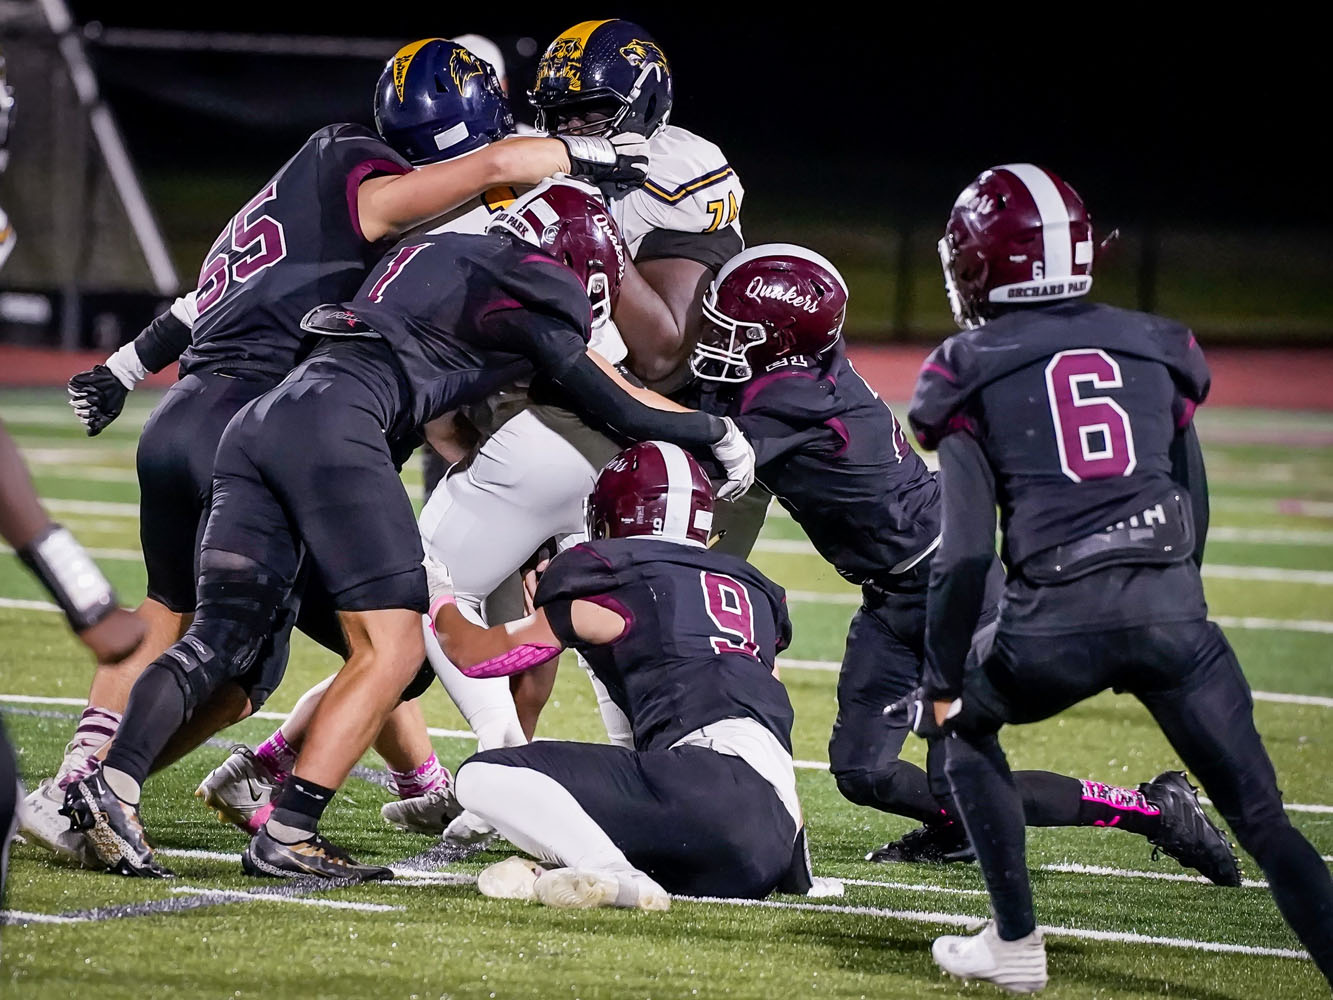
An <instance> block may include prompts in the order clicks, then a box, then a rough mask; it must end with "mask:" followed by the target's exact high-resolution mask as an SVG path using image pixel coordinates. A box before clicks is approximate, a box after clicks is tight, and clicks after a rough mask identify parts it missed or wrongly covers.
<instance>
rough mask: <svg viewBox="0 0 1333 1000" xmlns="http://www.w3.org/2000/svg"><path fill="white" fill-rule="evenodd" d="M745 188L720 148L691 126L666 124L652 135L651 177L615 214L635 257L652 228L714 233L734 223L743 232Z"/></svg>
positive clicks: (619, 200)
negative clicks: (702, 136)
mask: <svg viewBox="0 0 1333 1000" xmlns="http://www.w3.org/2000/svg"><path fill="white" fill-rule="evenodd" d="M744 198H745V188H743V187H741V182H740V178H739V177H737V176H736V171H735V170H733V169H732V168H731V164H729V163H728V162H727V158H726V157H725V156H723V155H722V150H720V149H718V147H717V146H716V145H714V144H713V143H711V142H709V141H708V140H707V139H703V138H700V137H699V136H697V135H695V134H694V133H693V132H690V131H688V130H686V129H683V128H679V127H677V126H675V125H668V126H667V127H666V128H664V129H662V130H661V131H660V132H658V133H657V134H656V135H655V136H653V137H652V138H651V139H649V140H648V180H647V182H646V183H645V184H644V185H643V187H641V188H638V189H636V190H634V191H631V192H629V193H628V194H626V195H625V196H624V197H623V198H617V199H616V200H615V201H614V202H612V204H611V210H612V214H613V215H614V216H615V219H616V223H617V224H618V225H619V226H620V232H621V234H622V235H623V236H624V237H625V245H626V246H628V247H629V251H630V255H631V256H633V257H637V256H638V254H639V246H640V244H641V243H643V238H644V237H645V236H647V235H648V234H649V233H650V232H652V231H653V230H654V229H669V230H673V231H675V232H679V233H715V232H717V231H719V230H721V229H725V228H728V227H730V228H732V229H734V230H735V231H736V235H737V236H740V235H741V202H742V201H743V200H744Z"/></svg>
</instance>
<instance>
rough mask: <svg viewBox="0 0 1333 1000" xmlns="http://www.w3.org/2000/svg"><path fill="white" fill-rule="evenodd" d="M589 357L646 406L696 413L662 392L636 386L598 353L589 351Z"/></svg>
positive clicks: (676, 411) (669, 411)
mask: <svg viewBox="0 0 1333 1000" xmlns="http://www.w3.org/2000/svg"><path fill="white" fill-rule="evenodd" d="M588 357H590V358H592V359H593V361H595V362H596V363H597V367H598V368H600V369H601V370H602V372H603V373H604V374H605V375H606V377H607V378H609V379H610V380H611V381H612V382H614V383H615V384H616V385H618V386H620V388H621V389H622V390H623V391H624V392H627V393H628V394H629V395H631V396H633V397H634V398H635V399H637V400H638V401H639V402H640V403H642V404H643V405H644V406H651V407H652V408H653V409H655V410H666V411H667V412H668V413H692V412H694V411H692V410H691V409H690V408H689V407H688V406H681V405H680V404H679V403H677V402H676V401H675V400H674V399H668V398H667V397H666V396H663V395H662V394H661V393H660V392H654V391H653V390H652V389H647V388H645V387H643V386H641V385H635V384H634V383H633V382H630V381H629V380H628V379H626V378H625V376H623V375H621V374H620V372H618V371H617V370H616V366H615V365H613V364H611V362H609V361H607V360H606V358H604V357H602V356H601V355H600V354H598V353H597V352H596V351H589V352H588Z"/></svg>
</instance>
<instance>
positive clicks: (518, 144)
mask: <svg viewBox="0 0 1333 1000" xmlns="http://www.w3.org/2000/svg"><path fill="white" fill-rule="evenodd" d="M569 166H570V164H569V156H568V154H567V153H566V152H565V146H564V144H563V143H562V142H560V141H559V140H558V139H538V138H527V137H525V138H519V139H506V140H503V141H501V142H497V143H492V144H491V145H489V146H486V147H484V148H483V149H480V150H478V151H477V152H475V153H472V154H470V155H468V156H464V157H461V158H459V159H455V160H447V161H445V162H443V163H431V164H427V165H426V166H424V167H421V168H420V169H417V170H413V171H412V172H411V173H406V174H395V175H392V176H379V177H372V178H370V179H369V180H365V181H362V182H361V186H360V188H358V189H357V210H358V217H359V219H358V221H359V222H360V225H361V233H362V235H363V236H365V238H366V239H367V240H369V241H370V242H372V243H373V242H376V241H377V240H381V239H384V238H385V237H386V236H397V235H400V234H402V233H404V232H406V231H407V230H408V229H411V228H412V227H413V226H416V225H419V224H420V223H422V222H426V221H427V220H429V219H433V218H435V217H436V216H438V215H443V214H444V213H445V212H448V211H451V210H452V209H455V208H457V207H458V206H459V205H462V204H463V203H464V202H466V201H468V200H469V199H472V198H476V197H477V196H479V195H480V194H482V192H484V191H486V190H487V189H489V188H492V187H496V186H498V185H502V184H535V183H537V182H538V181H540V180H541V179H542V178H544V177H548V176H550V175H551V174H553V173H557V172H560V171H566V170H568V169H569Z"/></svg>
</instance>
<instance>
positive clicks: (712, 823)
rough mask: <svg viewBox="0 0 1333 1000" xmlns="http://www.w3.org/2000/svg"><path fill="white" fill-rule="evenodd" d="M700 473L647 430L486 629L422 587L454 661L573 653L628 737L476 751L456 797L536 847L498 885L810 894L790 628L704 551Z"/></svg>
mask: <svg viewBox="0 0 1333 1000" xmlns="http://www.w3.org/2000/svg"><path fill="white" fill-rule="evenodd" d="M712 520H713V495H712V490H711V487H710V485H709V481H708V477H707V475H706V474H705V473H704V471H703V470H702V469H701V468H700V467H699V465H698V463H696V462H695V460H694V459H693V458H691V457H690V456H689V455H688V454H686V453H685V452H684V451H682V450H681V449H680V448H678V447H676V446H674V445H670V444H665V443H661V442H655V441H649V442H643V443H641V444H637V445H634V446H633V447H631V448H629V449H627V450H625V451H623V452H621V453H620V455H618V456H617V457H616V458H614V459H612V460H611V461H610V462H609V463H608V464H607V465H606V467H605V468H604V469H603V470H602V472H601V474H600V475H599V476H598V478H597V482H596V485H595V486H594V488H593V491H592V494H591V495H590V496H589V498H588V505H587V522H588V537H589V539H590V540H589V541H588V542H585V543H583V544H581V545H577V546H575V547H574V548H572V549H569V550H568V551H566V552H563V553H561V554H559V555H558V556H556V557H555V559H553V560H552V561H551V563H550V566H549V567H548V568H547V569H546V571H545V572H544V573H543V574H542V576H541V581H540V583H539V584H538V585H537V587H536V593H535V596H534V598H533V603H534V605H535V607H536V611H535V612H534V613H533V614H532V615H530V616H529V617H528V618H525V619H523V620H522V621H518V622H511V623H510V624H508V625H497V626H494V627H492V628H489V629H484V628H481V627H480V626H477V625H473V624H472V623H471V622H469V621H468V620H467V619H466V618H464V617H463V615H462V613H461V612H459V610H458V609H457V608H456V607H454V606H453V605H452V603H450V595H448V594H447V593H444V594H436V595H434V601H433V604H432V612H433V613H432V619H433V621H434V623H435V627H436V631H437V634H438V636H439V639H440V645H441V646H442V647H443V649H444V652H445V653H446V654H447V655H448V656H449V658H450V659H451V660H452V661H453V662H454V663H455V664H456V665H458V667H459V669H461V670H462V671H463V672H464V673H467V674H469V675H471V676H495V675H499V674H510V673H517V672H519V671H521V670H525V669H528V668H529V667H532V666H535V665H537V664H539V663H544V662H546V661H547V660H550V659H551V658H552V657H555V656H557V655H558V654H559V653H560V652H561V651H562V650H564V649H566V648H574V649H577V650H578V651H579V652H580V653H581V654H583V656H584V657H585V658H586V659H587V662H588V664H589V665H590V666H591V668H592V670H593V672H594V673H595V674H596V676H597V678H598V679H599V680H600V681H601V682H602V683H603V684H605V685H606V687H607V689H608V691H609V692H610V694H611V697H612V699H613V700H614V701H615V702H616V703H617V705H618V706H619V707H620V708H621V709H622V710H623V711H624V713H625V715H626V716H627V718H628V719H629V722H630V725H631V727H632V730H633V734H634V749H633V750H630V749H627V748H625V747H618V746H607V745H600V744H597V745H595V744H587V743H567V742H554V741H549V742H539V743H532V744H528V745H527V746H519V747H507V748H504V749H499V750H488V751H486V752H484V753H479V754H476V755H474V756H472V757H470V758H468V759H467V760H466V761H464V762H463V764H462V766H461V768H460V769H459V771H458V776H457V784H456V789H457V794H458V799H459V802H460V803H461V804H462V805H463V806H464V807H465V808H466V809H469V810H471V811H472V812H474V813H476V814H477V815H479V816H481V817H482V818H483V819H485V820H486V821H487V822H489V823H491V824H492V825H493V826H494V827H495V828H496V829H497V830H498V831H499V832H500V833H501V834H502V835H503V836H505V837H506V838H508V839H509V840H510V841H511V842H512V843H514V844H515V845H517V846H518V847H519V848H521V849H522V850H524V851H526V852H527V853H529V854H531V855H532V856H534V857H536V858H539V859H541V860H542V861H545V862H549V863H553V864H554V865H557V866H559V867H555V868H553V869H549V870H548V869H545V868H542V867H541V866H538V865H535V864H532V863H530V862H526V861H523V860H522V859H514V858H511V859H509V860H508V861H505V862H502V863H501V864H499V865H494V866H492V867H491V868H488V869H487V870H486V871H484V872H482V875H481V878H480V879H479V880H478V888H480V889H481V891H482V892H483V893H485V894H486V895H491V896H500V897H505V898H520V899H533V898H536V899H538V900H540V901H541V902H543V903H546V904H547V905H548V906H557V907H591V906H621V907H629V908H636V907H637V908H638V909H645V910H658V909H666V908H667V907H668V906H669V905H670V900H669V897H668V896H667V893H668V892H671V893H679V894H681V895H687V896H740V897H747V898H762V897H764V896H767V895H768V894H769V893H771V892H773V891H774V890H776V889H782V890H785V891H790V892H802V893H804V892H807V891H809V889H810V886H811V878H810V871H809V862H808V860H807V854H806V850H805V835H804V828H803V826H802V821H801V809H800V804H799V802H798V801H797V798H796V777H795V772H794V771H793V769H792V758H791V726H792V709H791V703H790V701H789V700H788V699H787V692H786V689H785V688H783V686H782V684H781V683H779V682H778V680H777V679H776V678H775V677H774V676H773V661H774V657H775V656H776V655H777V653H778V651H779V650H782V649H785V648H786V646H787V644H788V642H789V641H790V639H791V621H790V619H789V618H788V617H787V609H786V603H785V595H784V592H783V590H782V588H781V587H779V586H777V585H776V584H774V583H773V582H772V581H770V580H768V579H766V578H765V577H764V576H763V575H762V574H760V573H759V571H758V570H756V569H755V568H754V567H752V566H750V565H749V564H748V563H746V562H744V561H742V560H740V559H737V558H736V557H734V556H728V555H723V554H721V553H718V552H712V551H709V549H708V547H707V542H708V532H709V528H710V527H711V525H712Z"/></svg>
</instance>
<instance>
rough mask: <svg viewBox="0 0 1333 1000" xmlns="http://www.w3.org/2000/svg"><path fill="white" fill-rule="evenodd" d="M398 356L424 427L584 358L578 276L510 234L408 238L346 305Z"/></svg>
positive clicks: (586, 328) (585, 326)
mask: <svg viewBox="0 0 1333 1000" xmlns="http://www.w3.org/2000/svg"><path fill="white" fill-rule="evenodd" d="M346 307H347V310H348V312H350V313H351V314H353V315H354V317H355V319H356V320H359V321H360V323H362V324H364V325H365V326H368V327H370V328H371V329H372V330H374V331H376V332H377V333H379V334H380V335H381V336H382V337H384V339H385V340H387V341H388V342H389V344H390V346H391V347H392V348H393V351H394V354H395V356H396V357H397V360H398V364H399V366H400V367H401V368H402V371H403V374H404V375H405V376H406V378H407V383H408V388H409V390H410V391H411V394H412V408H413V415H414V417H415V418H416V421H417V423H418V424H420V423H424V422H426V421H428V420H431V419H433V418H434V417H437V416H439V415H440V414H441V413H443V412H444V411H446V410H450V409H454V408H455V407H458V406H463V405H467V404H470V403H478V402H480V401H481V400H483V399H485V398H486V397H487V396H489V395H490V394H491V393H493V392H495V391H497V390H498V389H500V388H502V387H504V386H507V385H512V384H513V383H515V382H518V381H525V380H527V379H530V378H531V377H532V375H533V374H534V372H538V371H548V370H553V371H558V370H559V369H561V368H562V367H564V366H565V365H566V364H568V363H569V362H570V361H571V360H572V359H575V358H578V357H580V356H581V355H583V354H584V353H586V351H587V343H588V336H589V332H590V329H591V326H592V306H591V305H590V304H589V302H588V293H587V291H586V290H585V289H584V288H583V286H582V285H581V284H579V280H578V278H576V277H575V276H574V272H573V271H571V270H570V269H569V268H567V267H565V266H564V265H563V264H561V263H559V262H558V261H556V260H555V258H553V257H549V256H547V255H546V254H544V253H541V252H540V251H539V250H537V248H536V247H533V246H531V245H529V244H527V243H524V242H523V241H522V240H520V239H517V238H516V237H513V236H510V235H509V234H507V233H493V234H489V235H484V236H477V235H471V234H466V233H437V234H434V235H431V234H427V235H425V236H415V237H409V238H407V239H404V240H402V241H401V242H399V244H398V245H397V246H396V247H394V248H393V249H392V250H390V251H389V252H388V253H387V254H385V255H384V259H383V260H381V261H380V262H379V263H378V264H377V265H376V266H375V268H374V269H373V270H372V271H371V273H370V274H369V275H368V276H367V277H366V280H365V282H364V283H363V284H362V286H361V290H360V291H359V292H357V294H356V297H355V298H354V299H352V300H351V301H350V302H348V303H347V304H346Z"/></svg>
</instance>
